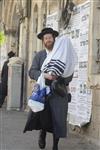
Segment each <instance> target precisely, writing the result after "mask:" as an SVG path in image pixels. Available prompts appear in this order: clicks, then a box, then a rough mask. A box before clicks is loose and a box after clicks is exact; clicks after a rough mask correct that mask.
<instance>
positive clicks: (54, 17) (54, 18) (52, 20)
mask: <svg viewBox="0 0 100 150" xmlns="http://www.w3.org/2000/svg"><path fill="white" fill-rule="evenodd" d="M46 26H47V27H50V28H53V29H54V30H56V31H58V12H54V13H52V14H50V15H47V19H46Z"/></svg>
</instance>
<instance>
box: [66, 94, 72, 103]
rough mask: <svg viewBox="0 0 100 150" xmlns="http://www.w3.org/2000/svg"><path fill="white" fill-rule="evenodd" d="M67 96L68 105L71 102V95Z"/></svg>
mask: <svg viewBox="0 0 100 150" xmlns="http://www.w3.org/2000/svg"><path fill="white" fill-rule="evenodd" d="M67 96H68V103H70V102H71V98H72V96H71V94H70V93H68V94H67Z"/></svg>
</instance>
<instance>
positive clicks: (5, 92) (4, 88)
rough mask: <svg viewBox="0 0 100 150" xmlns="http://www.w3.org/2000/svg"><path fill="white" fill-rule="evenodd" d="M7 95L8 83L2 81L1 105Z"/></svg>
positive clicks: (0, 84)
mask: <svg viewBox="0 0 100 150" xmlns="http://www.w3.org/2000/svg"><path fill="white" fill-rule="evenodd" d="M6 96H7V85H6V84H5V83H2V82H1V83H0V106H2V105H3V103H4V100H5V97H6Z"/></svg>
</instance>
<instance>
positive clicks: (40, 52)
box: [36, 49, 46, 55]
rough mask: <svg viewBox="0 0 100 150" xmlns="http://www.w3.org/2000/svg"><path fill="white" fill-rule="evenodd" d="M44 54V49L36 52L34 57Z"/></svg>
mask: <svg viewBox="0 0 100 150" xmlns="http://www.w3.org/2000/svg"><path fill="white" fill-rule="evenodd" d="M44 54H46V50H45V49H43V50H40V51H38V52H37V53H36V55H44Z"/></svg>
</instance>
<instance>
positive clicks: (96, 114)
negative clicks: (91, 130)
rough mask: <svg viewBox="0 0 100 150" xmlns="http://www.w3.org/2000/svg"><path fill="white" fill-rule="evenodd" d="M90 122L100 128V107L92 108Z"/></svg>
mask: <svg viewBox="0 0 100 150" xmlns="http://www.w3.org/2000/svg"><path fill="white" fill-rule="evenodd" d="M92 121H93V122H95V124H96V125H99V126H100V106H93V109H92ZM99 128H100V127H99Z"/></svg>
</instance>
